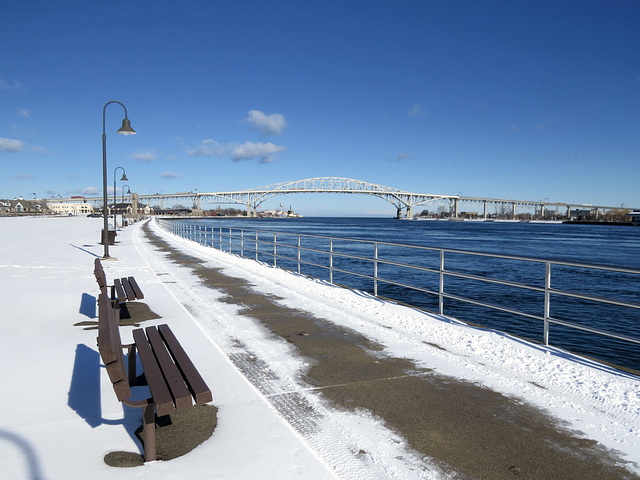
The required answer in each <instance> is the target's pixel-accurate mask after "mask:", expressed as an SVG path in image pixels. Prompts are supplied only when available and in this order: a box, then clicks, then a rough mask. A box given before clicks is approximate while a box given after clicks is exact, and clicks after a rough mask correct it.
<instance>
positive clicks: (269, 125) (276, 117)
mask: <svg viewBox="0 0 640 480" xmlns="http://www.w3.org/2000/svg"><path fill="white" fill-rule="evenodd" d="M246 121H247V122H249V123H251V124H253V126H254V127H255V128H256V129H257V130H258V131H259V132H260V133H262V134H263V135H280V134H281V133H282V130H283V129H284V127H285V126H286V124H287V122H286V121H285V119H284V115H281V114H280V113H272V114H271V115H266V114H265V113H263V112H261V111H260V110H250V111H249V118H247V119H246Z"/></svg>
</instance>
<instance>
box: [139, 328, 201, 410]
mask: <svg viewBox="0 0 640 480" xmlns="http://www.w3.org/2000/svg"><path fill="white" fill-rule="evenodd" d="M145 331H146V333H147V338H148V339H149V343H150V344H151V347H152V348H153V352H154V353H155V355H156V359H157V360H158V364H159V365H160V369H161V370H162V373H163V375H164V379H165V381H166V383H167V386H168V387H169V389H170V390H171V394H172V396H173V400H174V403H175V404H176V409H177V410H181V409H183V408H189V407H191V406H192V405H193V400H192V398H191V393H190V392H189V389H188V388H187V385H186V384H185V383H184V378H182V375H181V374H180V371H179V370H178V367H176V364H175V363H173V359H172V358H171V355H169V352H168V351H167V347H166V346H165V344H164V342H163V341H162V338H161V337H160V334H159V333H158V329H157V328H156V327H147V328H146V329H145Z"/></svg>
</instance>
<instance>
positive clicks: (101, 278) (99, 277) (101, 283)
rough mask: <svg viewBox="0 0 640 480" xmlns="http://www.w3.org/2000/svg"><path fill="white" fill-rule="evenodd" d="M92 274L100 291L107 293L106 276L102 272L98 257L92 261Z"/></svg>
mask: <svg viewBox="0 0 640 480" xmlns="http://www.w3.org/2000/svg"><path fill="white" fill-rule="evenodd" d="M93 275H94V276H95V277H96V281H97V282H98V287H100V291H101V292H103V293H107V276H106V275H105V274H104V268H102V263H100V259H99V258H96V259H95V261H94V268H93Z"/></svg>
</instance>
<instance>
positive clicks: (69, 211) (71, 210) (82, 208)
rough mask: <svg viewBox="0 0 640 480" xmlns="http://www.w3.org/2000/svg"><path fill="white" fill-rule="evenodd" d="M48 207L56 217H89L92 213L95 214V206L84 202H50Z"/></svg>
mask: <svg viewBox="0 0 640 480" xmlns="http://www.w3.org/2000/svg"><path fill="white" fill-rule="evenodd" d="M47 206H48V207H49V210H50V212H51V213H53V214H55V215H89V214H90V213H93V205H91V204H90V203H84V202H83V203H80V202H73V203H72V202H69V203H59V202H50V203H48V204H47Z"/></svg>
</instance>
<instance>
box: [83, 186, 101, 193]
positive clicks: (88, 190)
mask: <svg viewBox="0 0 640 480" xmlns="http://www.w3.org/2000/svg"><path fill="white" fill-rule="evenodd" d="M99 191H100V190H98V189H97V188H96V187H87V188H83V189H82V190H80V191H79V192H78V193H79V194H80V195H98V192H99Z"/></svg>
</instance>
